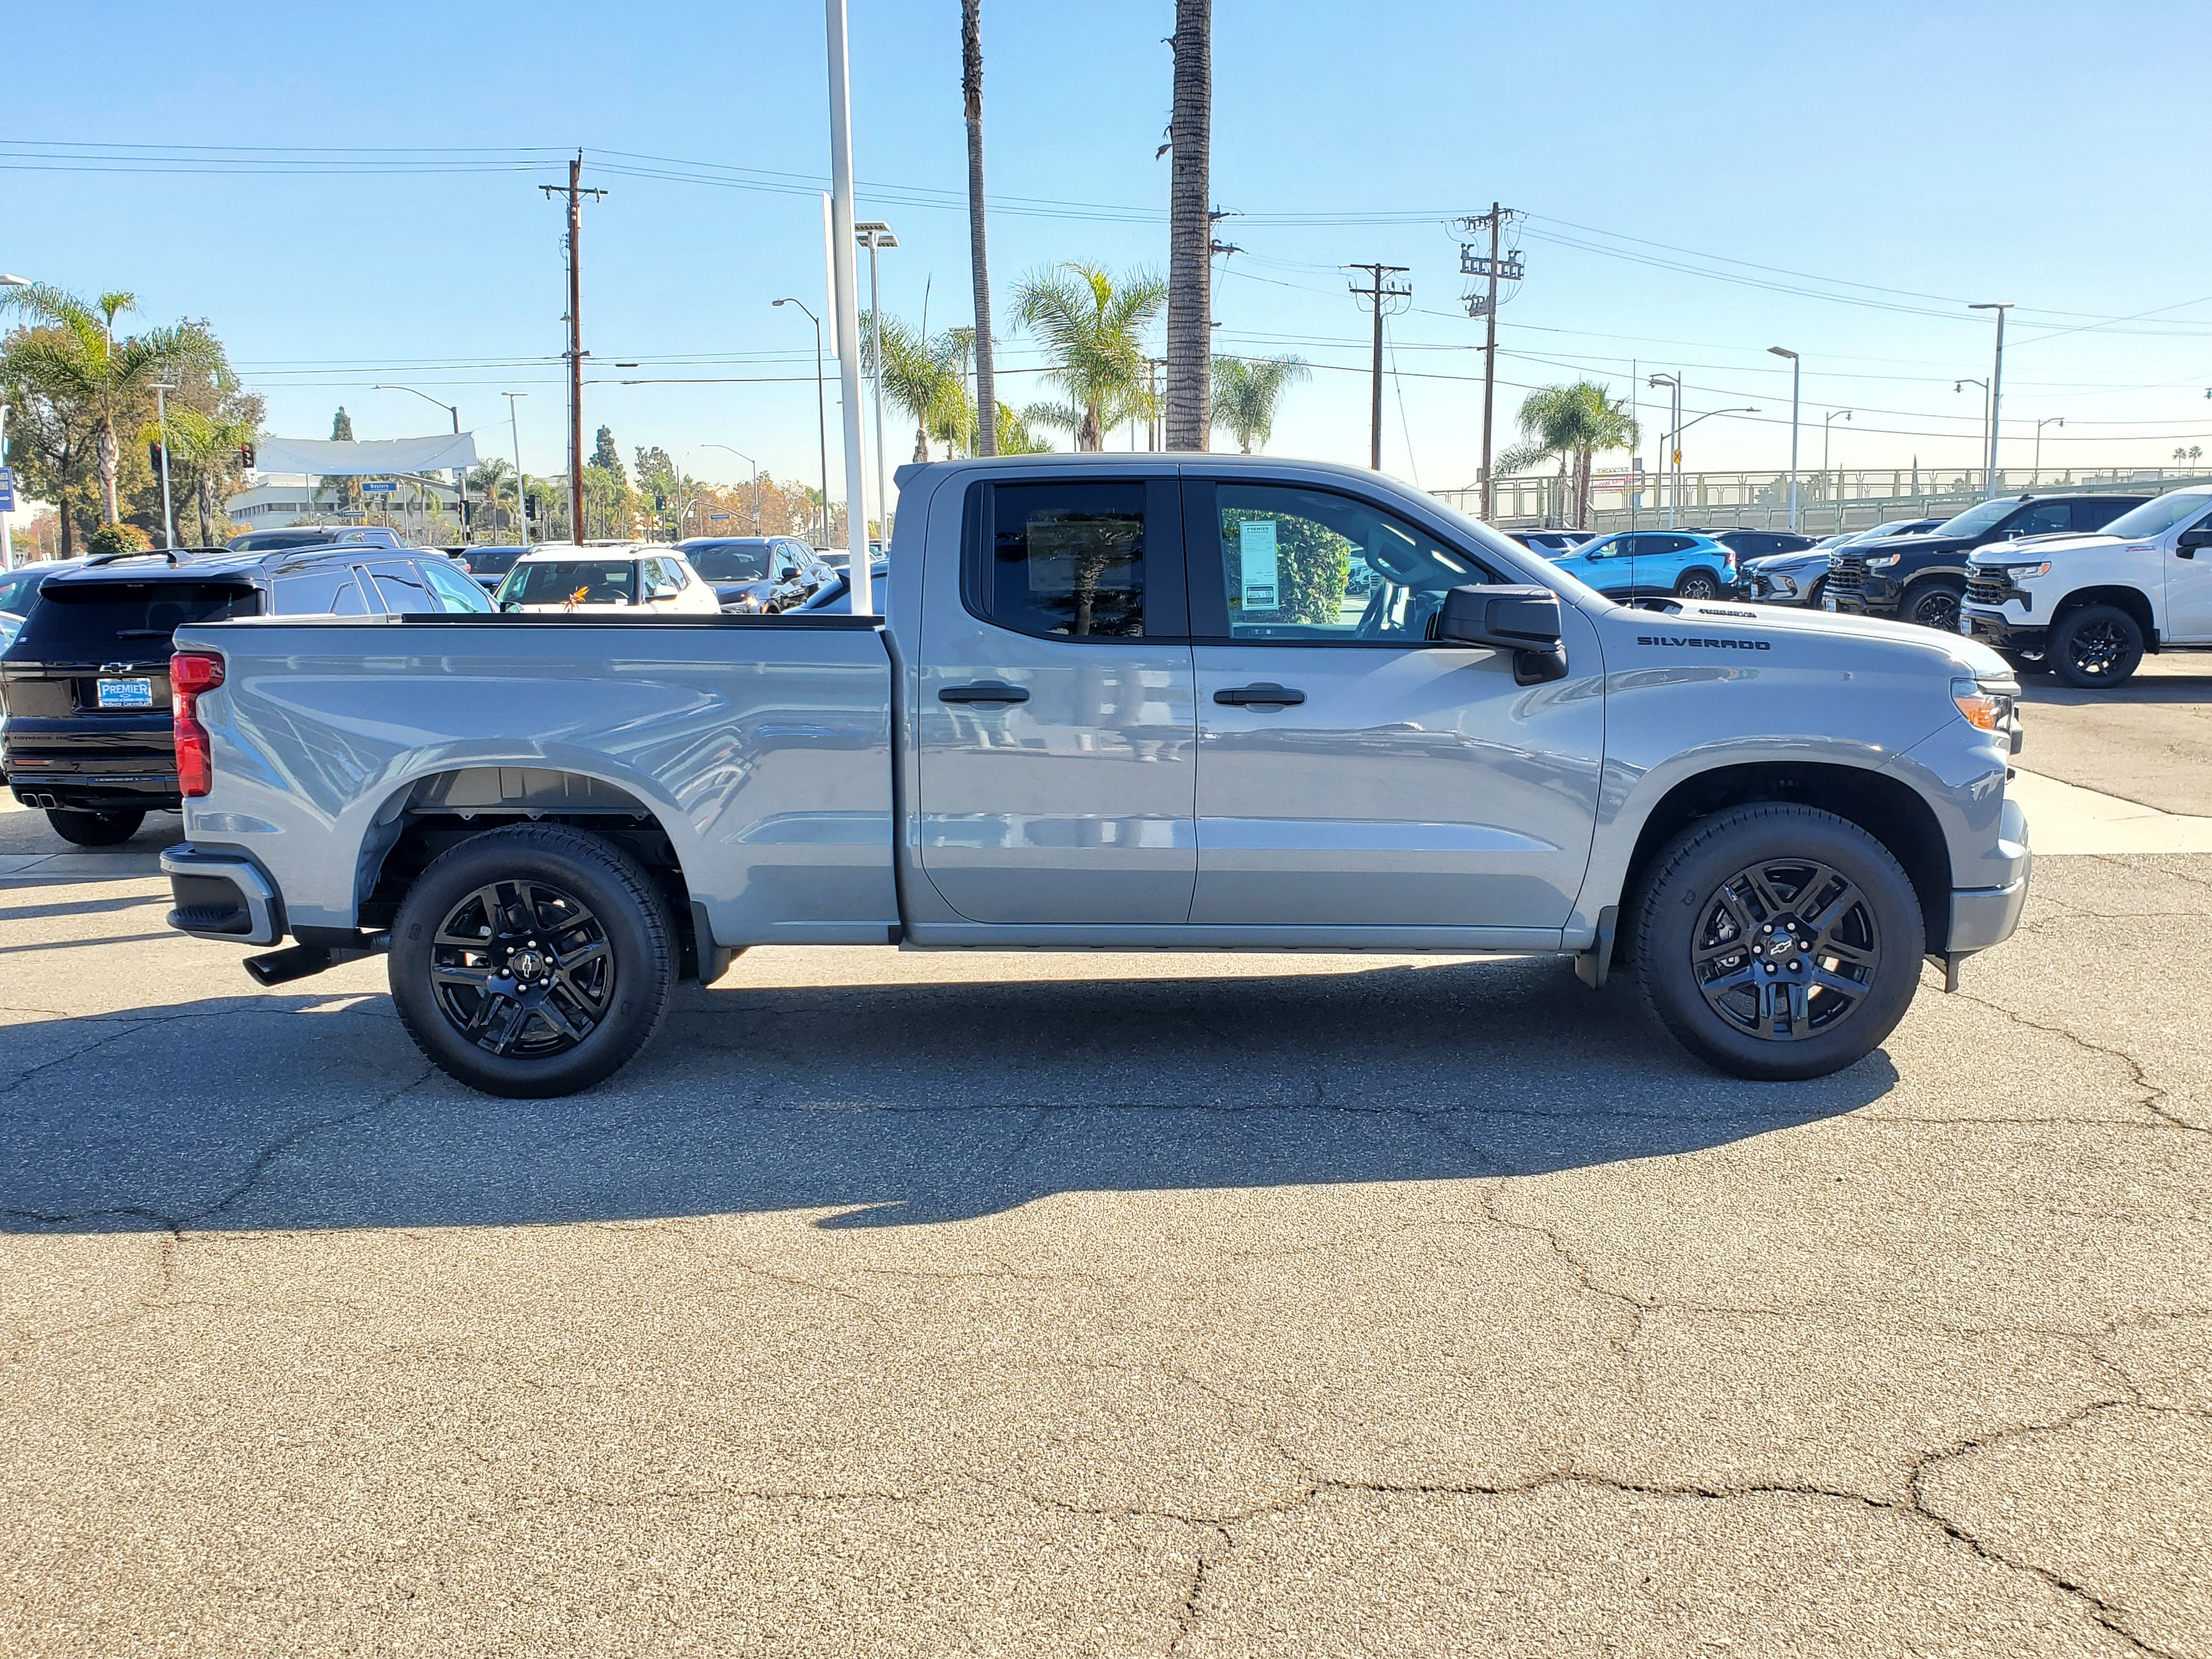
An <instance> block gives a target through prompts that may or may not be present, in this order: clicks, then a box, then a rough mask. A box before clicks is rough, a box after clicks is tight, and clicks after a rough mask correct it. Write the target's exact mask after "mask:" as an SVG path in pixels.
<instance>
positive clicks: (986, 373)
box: [960, 0, 999, 455]
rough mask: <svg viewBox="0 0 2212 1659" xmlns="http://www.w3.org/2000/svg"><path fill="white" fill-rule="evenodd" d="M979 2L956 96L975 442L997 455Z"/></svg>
mask: <svg viewBox="0 0 2212 1659" xmlns="http://www.w3.org/2000/svg"><path fill="white" fill-rule="evenodd" d="M982 9H983V8H982V0H961V5H960V98H961V103H962V106H963V112H964V113H965V114H966V116H967V120H968V267H969V270H968V276H969V286H970V288H971V289H973V290H974V293H975V427H976V431H975V453H977V454H978V455H995V454H997V453H999V381H998V371H997V365H996V362H995V360H994V356H993V355H992V348H991V267H990V261H989V259H988V258H987V257H986V255H985V252H984V237H983V20H982Z"/></svg>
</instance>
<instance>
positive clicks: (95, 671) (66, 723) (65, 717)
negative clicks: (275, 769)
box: [0, 544, 491, 847]
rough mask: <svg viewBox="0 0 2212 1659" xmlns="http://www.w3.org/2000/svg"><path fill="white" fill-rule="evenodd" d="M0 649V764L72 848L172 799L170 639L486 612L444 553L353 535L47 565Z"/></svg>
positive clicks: (111, 834)
mask: <svg viewBox="0 0 2212 1659" xmlns="http://www.w3.org/2000/svg"><path fill="white" fill-rule="evenodd" d="M38 591H39V600H38V603H37V604H36V605H34V606H33V609H32V610H31V611H30V614H29V615H28V617H27V618H26V619H25V621H24V623H23V626H22V629H21V632H19V633H18V634H17V635H16V637H15V642H14V643H13V644H12V645H10V646H9V647H8V649H7V651H6V652H5V653H0V706H4V712H5V714H6V720H5V727H4V737H0V773H4V774H5V775H6V776H7V779H8V781H9V787H11V788H13V790H14V791H15V799H17V800H19V801H21V802H22V804H23V805H26V806H31V807H37V808H40V809H42V810H44V811H45V812H46V816H47V818H48V820H49V821H50V822H51V823H52V825H53V827H54V829H55V832H56V833H57V834H58V835H59V836H61V837H62V838H63V839H64V841H70V842H76V844H77V845H79V846H81V847H106V846H111V845H112V844H114V843H115V842H122V841H128V840H129V839H130V838H131V836H134V835H136V834H137V832H138V829H139V826H140V824H141V823H143V822H144V820H145V817H146V814H147V813H149V812H156V811H171V812H173V811H176V810H177V805H178V801H179V793H178V792H179V786H178V779H177V768H176V759H175V750H174V746H173V740H172V735H171V731H170V721H169V708H170V686H169V656H170V649H169V636H170V635H171V634H172V633H173V631H174V629H176V628H177V627H178V626H179V625H180V624H182V623H191V622H204V621H208V620H210V619H229V618H233V617H258V616H264V615H277V616H328V615H338V616H349V617H372V616H374V617H385V616H387V615H398V616H418V615H424V614H440V613H446V614H450V613H454V612H469V613H473V614H476V615H479V616H488V615H489V614H490V611H491V603H490V601H489V600H488V599H485V598H484V596H483V590H482V589H480V588H478V587H477V586H476V585H475V584H474V583H473V582H471V581H470V580H469V579H468V578H467V577H466V576H465V575H463V574H461V573H460V572H459V571H458V570H456V569H455V568H453V562H452V561H451V560H449V559H447V557H446V556H444V555H443V554H441V553H435V552H428V551H426V550H422V549H392V548H386V547H382V546H379V545H374V544H351V545H348V546H346V547H343V548H340V549H336V550H333V549H328V548H324V547H313V548H309V549H307V550H299V549H291V550H283V551H279V552H275V553H232V552H223V553H220V554H216V555H213V556H208V557H204V558H197V559H186V558H185V557H183V556H180V555H175V554H170V553H139V554H121V555H117V554H110V555H106V556H102V557H99V558H93V559H87V560H84V561H82V563H80V564H79V565H78V566H77V567H76V568H74V569H70V570H65V571H64V572H63V573H61V574H58V575H49V576H46V577H45V578H44V579H43V580H42V581H41V584H40V588H39V590H38Z"/></svg>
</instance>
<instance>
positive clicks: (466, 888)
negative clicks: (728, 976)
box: [389, 824, 677, 1100]
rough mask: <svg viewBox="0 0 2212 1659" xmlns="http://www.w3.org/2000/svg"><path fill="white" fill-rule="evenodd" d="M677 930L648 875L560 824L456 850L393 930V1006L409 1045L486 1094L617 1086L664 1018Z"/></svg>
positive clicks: (501, 833) (413, 894) (441, 861)
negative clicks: (607, 1082)
mask: <svg viewBox="0 0 2212 1659" xmlns="http://www.w3.org/2000/svg"><path fill="white" fill-rule="evenodd" d="M675 940H676V930H675V924H674V922H673V921H672V920H671V917H670V915H669V911H668V905H667V902H666V901H665V899H664V898H663V897H662V896H661V894H660V891H659V889H658V888H657V887H656V886H655V885H654V884H653V878H652V877H651V876H649V875H648V874H647V872H646V871H645V868H644V866H641V864H639V863H638V862H637V860H635V859H633V858H631V857H630V856H629V854H627V853H625V852H623V850H622V849H621V848H618V847H617V846H615V845H614V844H613V843H612V842H607V841H604V840H602V839H600V838H599V836H590V835H586V834H584V833H583V832H582V831H580V830H577V829H568V828H567V827H566V826H564V825H558V824H518V825H516V826H514V827H513V828H510V829H495V830H492V831H490V832H489V833H488V834H485V835H482V836H475V837H472V838H471V839H470V840H468V841H465V842H462V843H461V844H460V845H459V846H458V847H456V848H453V849H452V850H451V851H449V852H447V853H446V854H443V855H442V856H441V857H440V858H438V859H437V860H435V861H434V862H433V863H432V864H431V866H430V867H429V868H428V869H427V870H425V871H424V872H422V877H421V878H420V879H419V880H417V881H416V884H415V885H414V886H413V887H412V888H411V889H410V890H409V891H408V894H407V896H406V899H405V900H404V902H402V903H401V905H400V907H399V914H398V917H397V918H396V919H395V921H393V923H392V954H391V957H390V963H389V970H390V975H391V983H392V1004H393V1006H395V1007H396V1008H397V1009H398V1013H399V1018H400V1023H401V1024H404V1026H405V1027H406V1028H407V1034H408V1035H409V1036H411V1037H413V1038H414V1039H415V1042H416V1047H418V1048H421V1049H422V1052H423V1054H426V1055H428V1057H429V1059H430V1060H432V1061H433V1062H435V1064H436V1065H437V1066H438V1068H439V1069H440V1070H441V1071H443V1072H444V1073H446V1074H447V1076H449V1077H452V1078H453V1079H456V1080H458V1081H459V1082H462V1083H465V1084H467V1085H469V1086H470V1087H471V1088H472V1089H481V1090H483V1091H484V1092H485V1093H486V1094H494V1095H507V1096H511V1097H519V1098H523V1099H533V1100H542V1099H547V1098H550V1097H554V1096H556V1095H570V1094H574V1093H575V1092H576V1091H578V1090H580V1089H588V1088H590V1087H591V1086H592V1085H593V1084H595V1083H599V1082H601V1081H603V1080H604V1079H606V1078H609V1077H611V1076H612V1075H613V1074H614V1073H616V1072H617V1071H619V1070H620V1069H621V1068H622V1067H623V1066H626V1065H628V1064H629V1061H630V1060H631V1059H632V1058H633V1057H634V1056H635V1054H637V1052H638V1050H639V1049H641V1048H643V1047H644V1046H645V1045H646V1043H647V1041H648V1040H649V1039H650V1038H651V1037H652V1036H653V1033H654V1032H655V1031H656V1030H659V1027H660V1022H661V1019H662V1018H663V1017H664V1016H665V1014H666V1012H667V1010H668V996H669V990H670V987H671V986H672V985H673V984H674V982H675V979H676V970H677V948H676V942H675Z"/></svg>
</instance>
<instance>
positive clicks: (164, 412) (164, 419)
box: [153, 380, 177, 549]
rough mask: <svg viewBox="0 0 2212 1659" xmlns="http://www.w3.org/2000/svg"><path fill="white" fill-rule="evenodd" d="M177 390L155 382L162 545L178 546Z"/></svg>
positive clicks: (163, 383)
mask: <svg viewBox="0 0 2212 1659" xmlns="http://www.w3.org/2000/svg"><path fill="white" fill-rule="evenodd" d="M176 389H177V388H176V387H175V386H173V385H172V384H171V383H170V382H168V381H167V380H156V381H155V382H154V387H153V391H154V422H155V425H156V426H157V427H159V428H161V545H162V546H163V547H165V548H169V549H174V548H175V546H176V544H177V515H176V514H175V513H172V512H171V511H170V510H169V399H168V394H169V393H170V392H174V391H175V390H176Z"/></svg>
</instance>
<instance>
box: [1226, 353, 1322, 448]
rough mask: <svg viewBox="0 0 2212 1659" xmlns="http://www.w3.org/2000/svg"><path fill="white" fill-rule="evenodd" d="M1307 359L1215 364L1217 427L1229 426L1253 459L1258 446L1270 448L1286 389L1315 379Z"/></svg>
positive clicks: (1229, 360)
mask: <svg viewBox="0 0 2212 1659" xmlns="http://www.w3.org/2000/svg"><path fill="white" fill-rule="evenodd" d="M1312 378H1313V377H1312V374H1311V371H1310V370H1309V369H1308V368H1307V367H1306V360H1305V359H1304V358H1303V357H1268V358H1265V359H1262V360H1260V361H1257V362H1247V361H1246V360H1245V359H1244V358H1242V357H1216V358H1215V359H1214V360H1213V423H1214V425H1216V426H1225V427H1227V428H1229V431H1230V435H1231V436H1232V437H1234V438H1235V439H1236V440H1237V448H1238V449H1239V450H1241V451H1242V452H1243V453H1245V454H1247V455H1249V454H1250V453H1252V447H1253V446H1254V445H1255V444H1257V445H1259V446H1260V447H1262V448H1265V447H1267V438H1268V435H1269V434H1271V433H1272V432H1273V431H1274V429H1275V405H1276V404H1278V403H1279V402H1280V401H1281V400H1282V396H1283V388H1284V387H1285V386H1291V385H1292V384H1294V383H1295V382H1297V381H1299V380H1310V379H1312Z"/></svg>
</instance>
